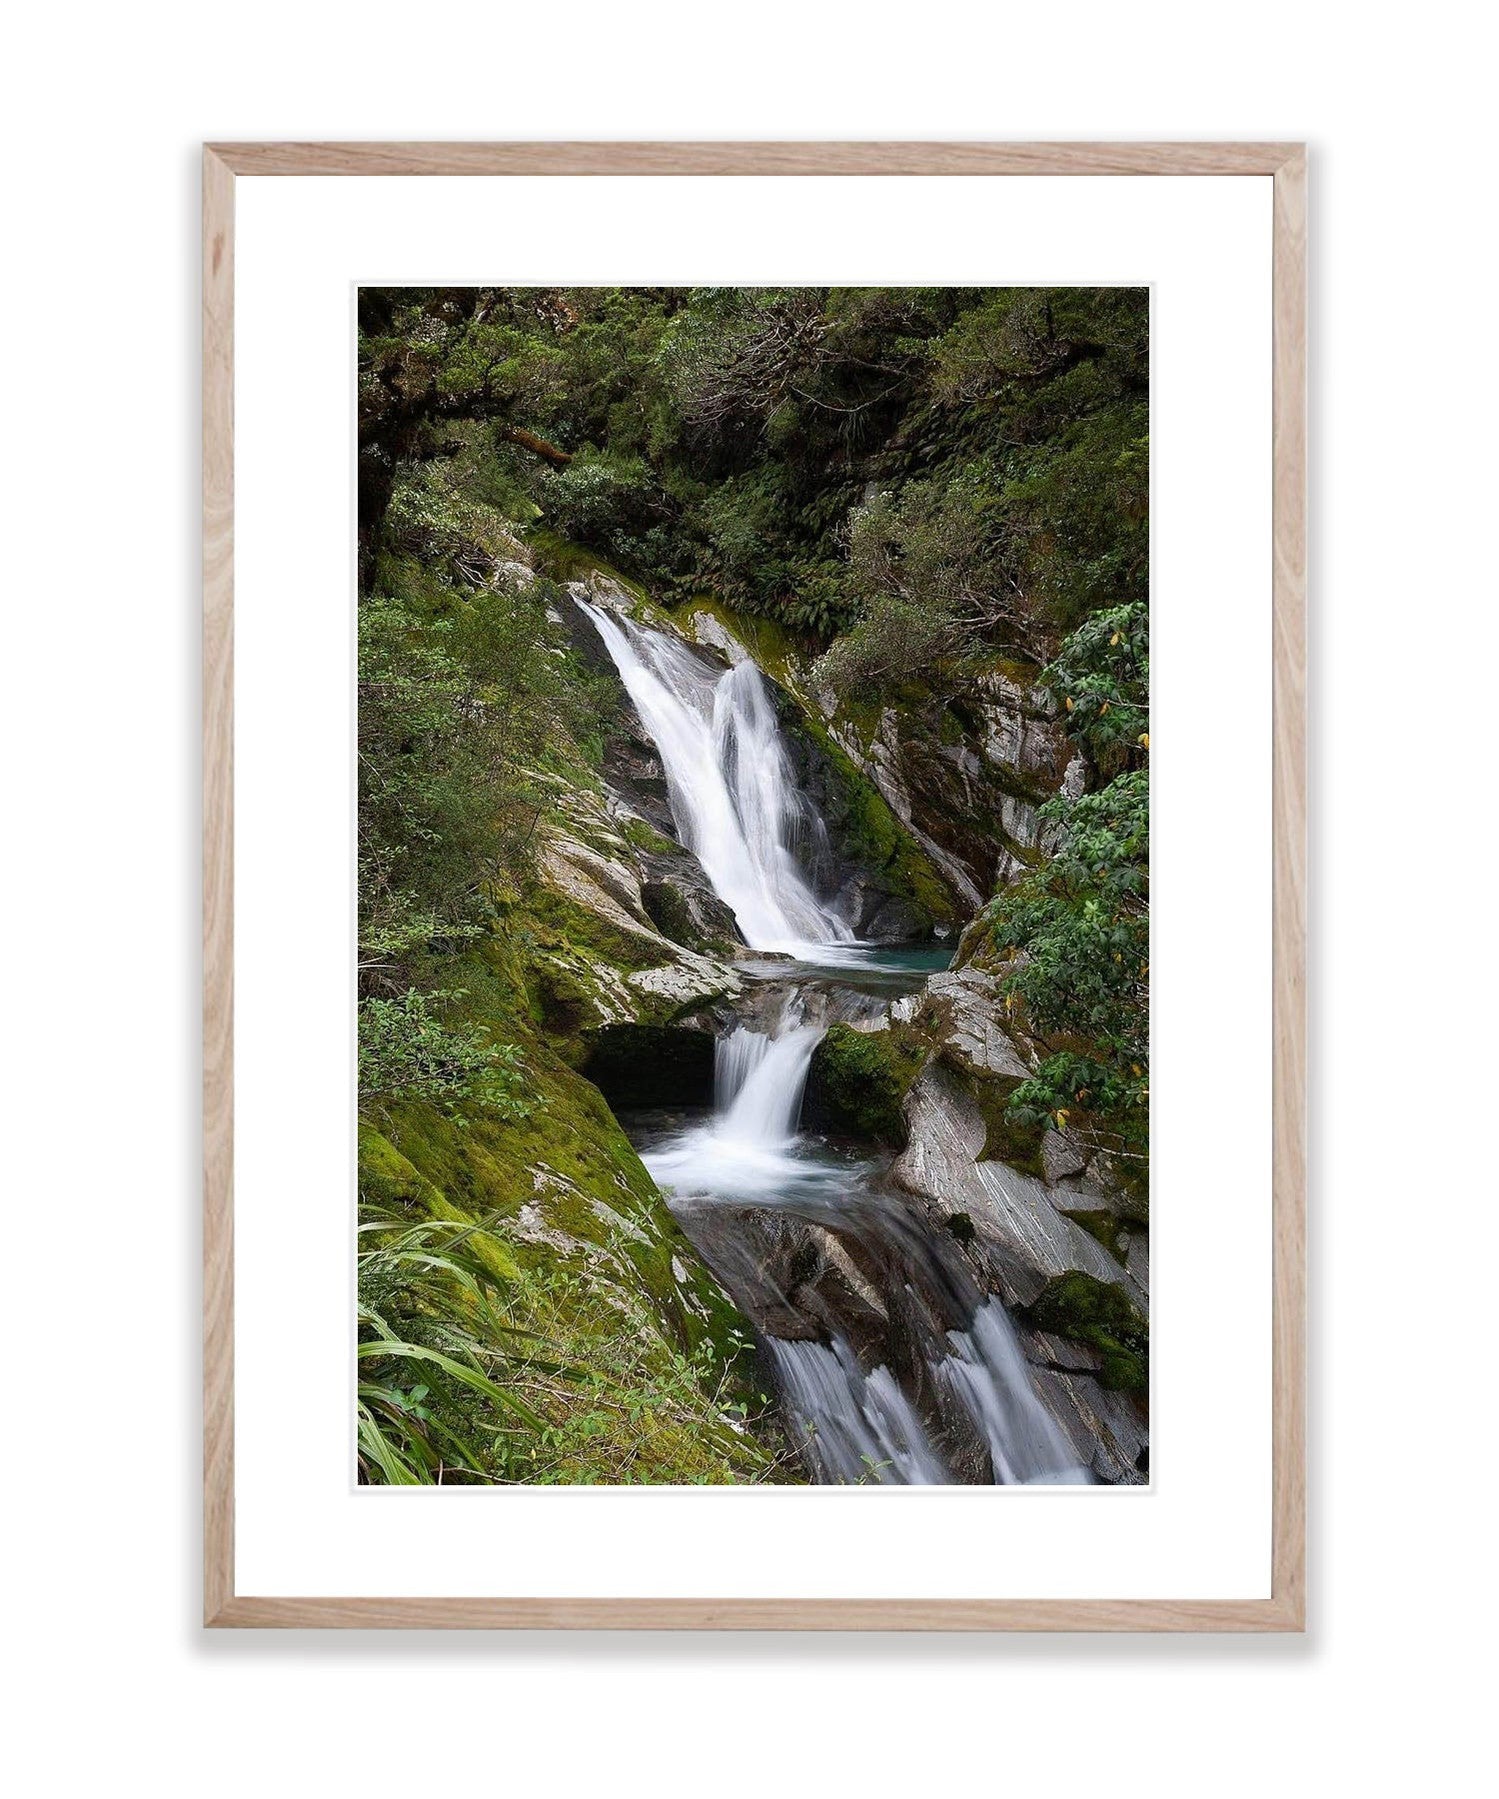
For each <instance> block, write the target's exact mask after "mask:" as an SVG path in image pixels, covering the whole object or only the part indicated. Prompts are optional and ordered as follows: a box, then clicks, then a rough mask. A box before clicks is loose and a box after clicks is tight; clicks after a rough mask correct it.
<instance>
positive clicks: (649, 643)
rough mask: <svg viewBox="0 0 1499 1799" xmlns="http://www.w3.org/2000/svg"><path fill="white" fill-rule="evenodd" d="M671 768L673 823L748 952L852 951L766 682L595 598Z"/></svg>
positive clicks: (619, 664) (630, 689)
mask: <svg viewBox="0 0 1499 1799" xmlns="http://www.w3.org/2000/svg"><path fill="white" fill-rule="evenodd" d="M578 603H579V605H580V606H581V607H582V609H583V611H584V612H585V613H587V615H588V617H589V618H590V619H591V620H592V621H593V623H594V626H595V627H596V629H597V630H598V633H599V636H600V637H601V638H602V639H603V643H604V648H605V649H606V650H607V651H608V652H609V656H610V659H611V660H612V661H613V663H614V666H615V668H616V669H618V671H619V677H620V680H621V681H622V682H623V683H624V688H625V692H626V693H628V694H629V696H630V698H631V700H633V701H634V703H635V709H636V710H637V711H638V712H639V714H640V718H641V722H642V723H643V724H644V726H645V728H646V730H647V731H648V732H649V733H650V735H651V738H652V739H653V741H654V742H655V745H656V748H657V749H658V750H659V752H660V755H661V763H662V767H663V768H664V769H665V771H666V785H667V791H668V794H669V796H670V800H671V810H672V817H673V818H674V819H675V820H676V823H677V829H678V831H679V832H680V834H681V837H682V842H683V844H684V845H685V847H686V848H688V849H690V850H691V851H692V853H693V854H694V855H695V856H696V857H697V859H698V861H699V862H701V863H702V865H703V869H704V871H705V872H706V874H707V876H708V879H709V880H710V881H711V882H712V884H713V889H714V891H715V892H716V893H717V894H718V896H719V898H720V899H722V900H723V901H724V903H725V904H726V905H727V906H728V907H729V909H730V911H732V912H733V914H734V918H735V920H736V922H737V923H738V925H739V929H740V930H741V932H742V933H743V934H744V940H745V942H746V943H747V944H748V945H749V946H750V948H751V949H763V950H783V951H787V952H789V953H791V954H795V952H796V951H797V950H798V949H799V948H804V947H806V946H808V945H812V944H827V943H851V942H853V940H854V933H853V931H852V930H851V929H850V928H849V926H848V925H847V924H846V923H845V922H844V921H843V920H842V919H841V918H839V917H837V916H836V914H834V913H833V912H832V911H830V910H829V909H828V907H826V906H825V905H823V904H822V902H821V901H820V900H819V899H818V898H817V896H816V894H815V893H814V892H813V891H812V887H811V885H810V883H809V882H808V880H807V877H806V875H805V874H804V872H803V871H802V868H801V866H800V864H799V863H798V862H797V859H796V855H795V846H796V844H797V843H798V842H799V841H805V840H806V838H807V835H808V833H810V832H815V831H816V830H817V829H818V827H819V824H820V821H819V820H817V819H816V817H815V815H813V814H812V813H811V812H810V809H809V808H808V807H807V804H806V801H805V799H804V797H803V795H802V794H801V792H800V791H799V789H798V788H797V785H796V781H795V779H794V778H793V775H792V771H791V763H790V759H789V757H788V756H787V754H786V746H785V743H784V741H783V739H782V737H781V731H780V726H779V725H778V723H777V721H776V715H775V708H774V706H773V705H772V703H771V699H770V694H769V692H768V691H767V689H766V685H765V678H764V676H763V675H762V674H761V673H760V671H759V669H758V668H756V666H755V664H754V663H753V662H750V661H748V660H746V661H744V662H740V663H738V664H737V665H736V666H735V667H733V668H730V669H727V670H718V669H715V668H714V667H713V666H712V665H711V664H710V663H708V662H707V661H706V660H705V659H704V658H703V657H702V656H700V655H698V654H696V653H695V652H694V651H692V650H691V649H689V648H688V646H687V645H686V644H684V643H681V642H679V641H678V640H677V639H676V638H675V637H672V636H670V635H668V634H667V633H666V632H664V631H646V630H642V629H641V628H640V627H639V626H637V625H634V624H632V623H630V622H629V621H628V620H622V619H618V618H615V617H614V616H613V615H612V614H611V613H609V612H607V611H606V610H605V609H604V608H603V607H601V606H596V605H593V604H592V603H590V602H589V601H587V600H580V601H579V602H578Z"/></svg>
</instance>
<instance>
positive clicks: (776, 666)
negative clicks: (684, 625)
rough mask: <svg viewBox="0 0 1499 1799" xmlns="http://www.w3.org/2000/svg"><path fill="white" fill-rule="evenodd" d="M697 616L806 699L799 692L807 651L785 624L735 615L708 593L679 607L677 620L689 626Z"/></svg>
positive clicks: (695, 595) (701, 594) (755, 614)
mask: <svg viewBox="0 0 1499 1799" xmlns="http://www.w3.org/2000/svg"><path fill="white" fill-rule="evenodd" d="M698 614H702V615H703V616H705V617H708V618H711V619H713V620H714V621H715V623H717V624H718V625H720V626H721V627H722V628H723V629H724V630H725V631H727V632H728V633H729V635H730V636H731V637H735V638H737V639H738V640H739V642H740V643H742V644H743V645H744V647H745V649H747V650H748V651H749V653H750V655H751V656H753V657H754V659H755V661H756V662H758V663H759V665H760V667H761V668H762V669H764V671H765V673H766V674H768V675H769V676H770V678H771V679H772V680H773V681H779V682H780V684H781V686H782V687H785V688H788V689H789V690H790V691H791V692H793V693H796V694H797V697H798V698H799V699H800V698H803V696H802V695H801V694H800V692H799V691H798V690H799V687H800V684H801V680H802V664H803V662H804V660H805V659H806V656H807V654H808V648H807V645H806V644H805V643H803V642H801V641H800V640H798V639H797V638H796V637H794V636H793V635H792V633H791V632H790V631H788V630H787V629H786V627H785V626H784V625H783V624H781V623H780V622H779V621H778V620H776V619H773V618H767V617H765V616H763V615H761V614H758V613H751V612H736V611H735V610H734V608H733V607H732V606H726V605H725V604H724V602H723V601H722V600H720V599H718V598H716V597H715V596H714V595H712V594H707V593H699V594H694V595H693V596H692V598H691V599H690V600H684V601H683V603H682V604H681V605H680V606H679V607H678V608H677V617H678V619H679V620H682V621H686V622H688V623H690V622H691V620H692V619H693V618H694V617H695V616H697V615H698ZM803 704H805V700H804V699H803Z"/></svg>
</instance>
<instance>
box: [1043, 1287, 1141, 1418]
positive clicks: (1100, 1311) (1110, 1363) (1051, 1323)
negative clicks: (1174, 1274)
mask: <svg viewBox="0 0 1499 1799" xmlns="http://www.w3.org/2000/svg"><path fill="white" fill-rule="evenodd" d="M1026 1317H1027V1319H1028V1321H1029V1322H1030V1323H1031V1324H1032V1325H1033V1326H1034V1327H1035V1328H1036V1329H1037V1330H1042V1331H1046V1332H1048V1333H1050V1334H1051V1335H1053V1336H1057V1337H1066V1338H1068V1339H1069V1340H1070V1341H1071V1342H1074V1343H1081V1344H1084V1345H1085V1346H1086V1347H1087V1348H1089V1349H1093V1350H1096V1351H1097V1352H1098V1354H1099V1356H1100V1358H1101V1360H1102V1367H1101V1369H1100V1371H1099V1376H1098V1380H1099V1385H1100V1386H1104V1387H1108V1388H1110V1389H1111V1390H1112V1391H1114V1392H1122V1393H1134V1394H1137V1395H1140V1396H1141V1397H1143V1396H1144V1395H1145V1394H1147V1393H1148V1392H1149V1391H1150V1332H1149V1329H1148V1327H1147V1325H1146V1323H1145V1320H1144V1319H1143V1318H1142V1317H1141V1316H1140V1314H1139V1312H1138V1311H1137V1310H1136V1309H1135V1306H1134V1304H1133V1302H1132V1301H1131V1299H1130V1296H1129V1294H1128V1292H1127V1291H1126V1290H1125V1289H1124V1288H1123V1287H1122V1286H1120V1285H1119V1284H1118V1283H1117V1282H1113V1281H1100V1280H1095V1279H1094V1277H1093V1276H1092V1275H1091V1274H1083V1273H1081V1272H1080V1271H1078V1270H1076V1269H1074V1270H1072V1271H1071V1272H1069V1273H1067V1274H1059V1275H1057V1276H1055V1277H1054V1278H1053V1279H1052V1280H1049V1281H1048V1282H1047V1283H1046V1286H1045V1288H1044V1289H1043V1290H1042V1292H1041V1294H1040V1295H1039V1297H1038V1298H1037V1299H1036V1300H1035V1302H1034V1303H1033V1304H1032V1305H1030V1306H1029V1307H1027V1308H1026Z"/></svg>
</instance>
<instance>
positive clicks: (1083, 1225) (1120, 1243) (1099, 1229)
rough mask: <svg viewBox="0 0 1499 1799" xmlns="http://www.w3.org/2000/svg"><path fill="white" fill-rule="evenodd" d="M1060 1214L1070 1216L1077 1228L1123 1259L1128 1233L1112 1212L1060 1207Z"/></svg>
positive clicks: (1113, 1254)
mask: <svg viewBox="0 0 1499 1799" xmlns="http://www.w3.org/2000/svg"><path fill="white" fill-rule="evenodd" d="M1062 1216H1063V1217H1064V1218H1070V1219H1071V1220H1072V1222H1073V1223H1074V1224H1075V1225H1076V1226H1077V1227H1078V1229H1079V1230H1084V1231H1086V1232H1087V1233H1088V1235H1089V1236H1090V1237H1093V1238H1095V1239H1096V1240H1097V1241H1098V1242H1099V1243H1101V1244H1102V1245H1103V1246H1104V1248H1105V1249H1106V1250H1107V1251H1108V1252H1109V1254H1110V1255H1111V1256H1118V1258H1119V1259H1120V1261H1121V1262H1122V1261H1123V1260H1124V1255H1125V1251H1126V1250H1127V1249H1128V1248H1129V1235H1128V1233H1127V1232H1126V1231H1125V1229H1124V1228H1123V1226H1122V1225H1121V1223H1120V1221H1119V1220H1118V1219H1117V1218H1116V1217H1115V1216H1114V1214H1113V1213H1112V1212H1097V1211H1093V1212H1088V1211H1077V1212H1070V1211H1068V1210H1067V1209H1066V1208H1065V1207H1063V1208H1062Z"/></svg>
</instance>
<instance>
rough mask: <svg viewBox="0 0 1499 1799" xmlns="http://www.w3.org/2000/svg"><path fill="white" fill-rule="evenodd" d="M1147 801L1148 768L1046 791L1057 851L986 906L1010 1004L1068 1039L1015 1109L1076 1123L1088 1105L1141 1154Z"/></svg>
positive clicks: (1031, 1120) (1028, 1023)
mask: <svg viewBox="0 0 1499 1799" xmlns="http://www.w3.org/2000/svg"><path fill="white" fill-rule="evenodd" d="M1149 803H1150V795H1149V780H1148V776H1147V775H1146V773H1145V771H1144V770H1143V769H1137V770H1132V771H1131V772H1130V773H1128V774H1123V775H1120V776H1119V777H1118V778H1117V779H1115V780H1114V781H1112V782H1111V783H1110V784H1109V785H1108V786H1107V787H1105V788H1103V789H1101V790H1100V791H1099V792H1096V793H1089V794H1084V795H1083V796H1082V797H1081V798H1080V799H1077V800H1074V801H1067V800H1065V799H1057V800H1053V801H1051V802H1049V803H1048V804H1047V805H1046V806H1044V807H1043V808H1042V816H1043V817H1044V818H1046V819H1048V820H1049V821H1050V822H1052V823H1055V824H1058V825H1059V826H1060V827H1061V840H1060V843H1059V845H1058V848H1057V851H1056V854H1055V856H1054V857H1053V859H1052V861H1051V862H1050V863H1049V864H1047V865H1046V866H1045V867H1044V868H1042V869H1040V870H1038V871H1037V872H1036V873H1035V874H1033V875H1031V876H1029V877H1028V878H1027V879H1026V880H1024V881H1022V882H1020V883H1019V884H1018V885H1017V886H1015V887H1013V888H1011V889H1009V890H1008V891H1007V892H1005V893H1002V894H1001V895H1000V896H999V897H998V898H997V899H996V900H994V901H993V902H991V904H990V907H989V910H988V914H987V918H988V929H989V935H990V941H991V942H992V943H993V945H994V946H995V947H996V948H997V949H998V950H999V953H1000V956H1001V959H1002V960H1004V961H1005V962H1006V963H1007V964H1008V971H1007V973H1006V974H1005V977H1004V980H1003V982H1002V990H1003V992H1004V993H1005V995H1006V996H1007V1000H1008V1002H1009V1004H1010V1007H1011V1010H1012V1012H1013V1010H1014V1007H1015V1006H1016V1005H1017V1004H1019V1005H1020V1006H1022V1007H1023V1022H1024V1024H1025V1027H1026V1028H1027V1029H1028V1030H1030V1031H1031V1032H1032V1033H1033V1034H1034V1035H1036V1036H1038V1037H1040V1038H1041V1039H1042V1040H1043V1042H1044V1041H1046V1040H1047V1039H1048V1038H1061V1039H1064V1040H1065V1041H1063V1042H1061V1043H1058V1044H1057V1045H1056V1046H1055V1048H1054V1049H1053V1051H1052V1053H1050V1054H1048V1055H1047V1056H1046V1058H1045V1060H1044V1061H1043V1062H1042V1064H1041V1067H1040V1069H1039V1070H1038V1072H1037V1073H1036V1074H1035V1076H1033V1077H1032V1078H1031V1079H1030V1080H1028V1081H1025V1082H1023V1083H1021V1085H1020V1086H1019V1087H1017V1088H1016V1090H1015V1092H1014V1093H1013V1094H1012V1095H1011V1096H1010V1101H1009V1108H1008V1111H1009V1116H1010V1117H1011V1118H1012V1119H1013V1120H1014V1121H1015V1122H1016V1123H1017V1124H1021V1125H1037V1124H1040V1125H1045V1126H1047V1127H1049V1128H1055V1129H1060V1128H1062V1127H1063V1126H1064V1125H1067V1124H1069V1123H1071V1125H1072V1126H1073V1128H1074V1130H1076V1129H1078V1128H1080V1127H1081V1124H1082V1122H1083V1121H1082V1120H1081V1119H1077V1118H1073V1116H1072V1114H1073V1112H1074V1110H1076V1109H1081V1110H1082V1111H1083V1112H1084V1113H1085V1114H1087V1115H1089V1116H1091V1117H1092V1118H1094V1119H1095V1120H1096V1121H1097V1122H1098V1124H1099V1126H1100V1127H1101V1128H1102V1129H1103V1130H1104V1131H1105V1133H1106V1134H1107V1135H1108V1136H1109V1137H1110V1138H1111V1139H1112V1140H1113V1146H1114V1147H1116V1148H1120V1149H1125V1150H1128V1152H1129V1153H1131V1154H1134V1155H1139V1154H1141V1153H1142V1152H1143V1149H1144V1145H1145V1142H1146V1138H1147V1135H1148V1128H1149V1107H1148V1103H1147V1102H1148V1098H1149V1087H1148V1084H1147V1083H1148V1067H1149V1020H1150V990H1149V981H1148V977H1149V955H1150V914H1149V902H1148V888H1149V868H1148V855H1149V829H1150V825H1149Z"/></svg>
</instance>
